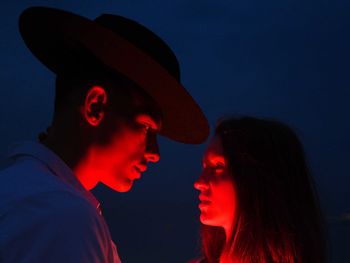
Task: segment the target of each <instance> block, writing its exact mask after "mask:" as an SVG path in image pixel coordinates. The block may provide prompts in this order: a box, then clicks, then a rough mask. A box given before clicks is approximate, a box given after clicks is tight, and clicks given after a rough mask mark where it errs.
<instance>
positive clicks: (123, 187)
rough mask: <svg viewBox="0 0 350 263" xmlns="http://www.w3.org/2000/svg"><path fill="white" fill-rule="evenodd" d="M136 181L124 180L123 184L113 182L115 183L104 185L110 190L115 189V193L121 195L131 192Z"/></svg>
mask: <svg viewBox="0 0 350 263" xmlns="http://www.w3.org/2000/svg"><path fill="white" fill-rule="evenodd" d="M133 183H134V181H133V180H129V179H126V180H123V181H122V182H113V183H104V184H105V185H106V186H108V187H109V188H111V189H113V190H114V191H117V192H119V193H125V192H128V191H130V189H131V188H132V186H133Z"/></svg>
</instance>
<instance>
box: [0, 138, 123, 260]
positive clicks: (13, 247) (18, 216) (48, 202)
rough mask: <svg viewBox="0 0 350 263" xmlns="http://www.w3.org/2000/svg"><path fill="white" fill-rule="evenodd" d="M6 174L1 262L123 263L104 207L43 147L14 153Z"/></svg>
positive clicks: (27, 146) (0, 196)
mask: <svg viewBox="0 0 350 263" xmlns="http://www.w3.org/2000/svg"><path fill="white" fill-rule="evenodd" d="M10 157H11V158H12V159H13V160H14V164H13V165H11V166H9V167H8V168H6V169H5V170H3V171H1V172H0V262H2V263H10V262H11V263H12V262H13V263H40V262H45V263H56V262H57V263H58V262H60V263H61V262H64V263H79V262H83V263H120V259H119V256H118V253H117V250H116V247H115V245H114V243H113V242H112V241H111V236H110V233H109V230H108V227H107V225H106V222H105V220H104V219H103V216H102V215H101V213H100V210H99V205H100V204H99V202H98V201H97V200H96V199H95V197H94V196H93V195H92V194H91V193H90V192H89V191H87V190H85V188H84V187H83V186H82V185H81V183H80V182H79V181H78V179H77V178H76V177H75V175H74V174H73V172H72V170H71V169H70V168H69V167H68V166H67V165H66V164H65V163H64V162H63V161H62V160H61V159H60V158H59V157H58V156H57V155H56V154H54V153H53V152H52V151H50V150H49V149H48V148H46V147H45V146H43V145H42V144H40V143H37V142H23V143H19V144H17V145H14V147H13V148H12V149H11V150H10Z"/></svg>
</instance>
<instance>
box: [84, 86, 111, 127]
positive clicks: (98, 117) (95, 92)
mask: <svg viewBox="0 0 350 263" xmlns="http://www.w3.org/2000/svg"><path fill="white" fill-rule="evenodd" d="M106 104H107V94H106V91H105V89H104V88H103V87H101V86H93V87H92V88H91V89H90V90H89V91H88V92H87V94H86V97H85V102H84V106H83V109H82V111H83V114H84V117H85V120H86V121H87V122H88V123H89V124H90V125H92V126H97V125H99V124H100V122H101V121H102V120H103V118H104V114H105V112H104V110H103V107H104V106H106Z"/></svg>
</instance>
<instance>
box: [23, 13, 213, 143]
mask: <svg viewBox="0 0 350 263" xmlns="http://www.w3.org/2000/svg"><path fill="white" fill-rule="evenodd" d="M19 27H20V32H21V35H22V37H23V39H24V42H25V43H26V45H27V46H28V48H29V49H30V50H31V52H32V53H33V54H34V55H35V56H36V57H37V58H38V59H39V60H40V61H41V62H42V63H43V64H44V65H45V66H46V67H48V68H49V69H50V70H51V71H53V72H54V73H56V74H60V73H62V72H64V71H65V69H66V68H71V67H72V65H70V64H71V63H73V62H72V57H75V56H74V55H75V54H74V52H78V50H77V49H74V48H72V47H82V48H84V49H86V50H87V51H88V52H89V53H90V54H91V55H92V56H93V57H94V58H95V59H96V60H97V61H99V62H100V63H101V64H103V65H105V66H107V67H108V68H109V69H111V70H112V71H115V72H116V73H118V74H119V73H121V74H123V75H124V76H125V77H127V78H128V79H130V80H132V81H133V82H134V83H136V84H137V85H138V86H139V87H140V88H142V89H143V90H144V91H145V92H146V93H147V94H148V95H150V96H151V97H152V98H153V100H154V101H155V102H156V103H157V104H158V106H159V107H160V110H161V111H162V116H163V119H162V127H161V130H160V134H161V135H163V136H166V137H168V138H170V139H172V140H175V141H178V142H182V143H189V144H199V143H202V142H204V141H205V140H206V138H207V137H208V135H209V124H208V121H207V119H206V117H205V115H204V114H203V112H202V110H201V109H200V107H199V105H198V104H197V103H196V102H195V101H194V99H193V98H192V97H191V95H190V94H189V93H188V92H187V91H186V89H185V88H184V87H183V86H182V85H181V83H180V74H179V67H178V62H177V59H176V57H175V55H174V53H173V52H172V51H171V49H170V48H169V47H168V45H167V44H165V43H164V41H163V40H161V39H160V38H159V37H158V36H157V35H155V34H154V33H153V32H152V31H150V30H148V29H147V28H145V27H144V26H142V25H140V24H138V23H137V22H135V21H132V20H130V19H127V18H124V17H121V16H117V15H109V14H105V15H101V16H100V17H98V18H96V19H95V20H94V21H93V20H90V19H87V18H84V17H82V16H79V15H76V14H73V13H70V12H66V11H63V10H58V9H53V8H47V7H31V8H28V9H26V10H25V11H24V12H23V13H22V14H21V16H20V21H19ZM74 63H76V61H74ZM83 63H84V62H83ZM73 67H74V65H73Z"/></svg>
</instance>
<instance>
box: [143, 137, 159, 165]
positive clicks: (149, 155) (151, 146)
mask: <svg viewBox="0 0 350 263" xmlns="http://www.w3.org/2000/svg"><path fill="white" fill-rule="evenodd" d="M145 159H146V160H147V162H152V163H156V162H158V161H159V159H160V153H159V147H158V142H157V137H156V135H154V136H149V138H148V139H147V144H146V150H145Z"/></svg>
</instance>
